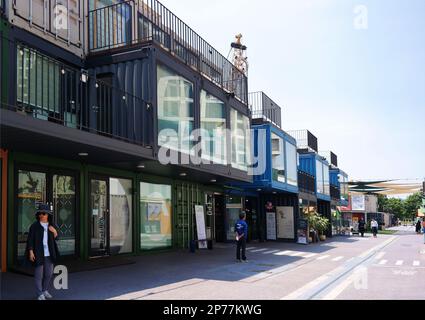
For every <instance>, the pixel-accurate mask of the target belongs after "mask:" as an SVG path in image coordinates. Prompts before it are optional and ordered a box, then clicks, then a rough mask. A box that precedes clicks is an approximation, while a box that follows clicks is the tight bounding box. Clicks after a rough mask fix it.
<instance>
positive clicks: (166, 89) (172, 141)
mask: <svg viewBox="0 0 425 320" xmlns="http://www.w3.org/2000/svg"><path fill="white" fill-rule="evenodd" d="M193 109H194V106H193V84H192V83H191V82H189V81H188V80H186V79H185V78H183V77H181V76H179V75H178V74H176V73H174V72H173V71H171V70H170V69H168V68H166V67H164V66H161V65H158V143H159V145H160V146H167V147H169V148H170V149H172V150H176V151H180V152H184V153H187V154H189V152H190V151H191V150H192V148H193V146H194V142H193V141H192V140H193V137H192V130H193V127H194V110H193Z"/></svg>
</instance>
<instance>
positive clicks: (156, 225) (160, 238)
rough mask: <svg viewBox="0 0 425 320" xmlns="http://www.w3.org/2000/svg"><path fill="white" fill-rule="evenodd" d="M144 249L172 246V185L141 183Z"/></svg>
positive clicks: (142, 247) (142, 245) (142, 244)
mask: <svg viewBox="0 0 425 320" xmlns="http://www.w3.org/2000/svg"><path fill="white" fill-rule="evenodd" d="M140 214H141V219H140V221H141V239H140V247H141V249H142V250H152V249H160V248H167V247H171V246H172V233H171V232H172V228H171V186H169V185H159V184H151V183H144V182H142V183H140Z"/></svg>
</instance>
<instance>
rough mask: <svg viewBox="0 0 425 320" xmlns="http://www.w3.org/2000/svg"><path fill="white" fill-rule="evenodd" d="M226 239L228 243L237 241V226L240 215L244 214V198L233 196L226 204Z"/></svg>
mask: <svg viewBox="0 0 425 320" xmlns="http://www.w3.org/2000/svg"><path fill="white" fill-rule="evenodd" d="M226 212H227V219H226V238H227V240H228V241H232V240H234V239H235V224H236V222H238V220H239V214H240V213H241V212H242V198H241V197H235V196H231V197H228V198H227V204H226Z"/></svg>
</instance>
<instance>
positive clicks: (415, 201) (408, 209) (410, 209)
mask: <svg viewBox="0 0 425 320" xmlns="http://www.w3.org/2000/svg"><path fill="white" fill-rule="evenodd" d="M422 199H423V198H422V194H421V193H420V192H417V193H415V194H412V195H410V196H409V197H407V199H406V200H404V201H403V209H404V216H405V218H406V219H412V218H413V219H415V217H416V215H417V213H418V209H419V208H420V207H421V205H422Z"/></svg>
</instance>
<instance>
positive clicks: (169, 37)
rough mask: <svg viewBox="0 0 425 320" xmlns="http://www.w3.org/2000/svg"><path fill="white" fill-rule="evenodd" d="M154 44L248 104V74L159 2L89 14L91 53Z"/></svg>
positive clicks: (139, 1) (138, 1)
mask: <svg viewBox="0 0 425 320" xmlns="http://www.w3.org/2000/svg"><path fill="white" fill-rule="evenodd" d="M150 42H154V43H156V44H158V45H160V46H161V47H162V48H163V49H164V50H167V51H169V52H170V53H171V54H173V55H174V56H175V57H176V58H178V59H179V60H181V61H182V62H183V63H185V64H187V65H188V66H190V67H192V68H193V69H195V70H197V71H198V72H200V73H201V74H202V75H203V76H204V77H205V78H207V79H209V80H210V81H212V82H213V83H215V84H216V85H218V86H220V87H221V88H223V89H224V90H225V91H227V92H229V93H232V94H234V95H235V97H237V98H238V99H239V100H241V101H242V102H243V103H245V104H247V103H248V91H247V88H248V81H247V77H246V75H245V74H244V73H243V72H242V71H240V70H239V69H238V68H236V67H235V66H234V65H233V64H232V63H231V62H230V61H229V60H227V59H226V58H225V57H224V56H223V55H222V54H220V53H219V52H218V51H217V50H216V49H214V47H212V46H211V45H210V44H209V43H208V42H207V41H205V40H204V39H203V38H201V37H200V36H199V35H198V34H197V33H196V32H195V31H193V30H192V29H191V28H190V27H189V26H187V25H186V24H185V23H184V22H183V21H182V20H180V19H179V18H178V17H177V16H175V15H174V14H173V13H172V12H171V11H170V10H168V9H167V8H166V7H165V6H163V5H162V4H161V3H160V2H158V1H157V0H130V1H126V2H121V3H118V4H114V5H111V6H107V7H103V8H98V9H95V10H92V11H90V12H89V50H90V52H91V53H97V52H102V51H104V50H111V49H115V48H125V47H127V46H133V45H136V44H143V43H150Z"/></svg>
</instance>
